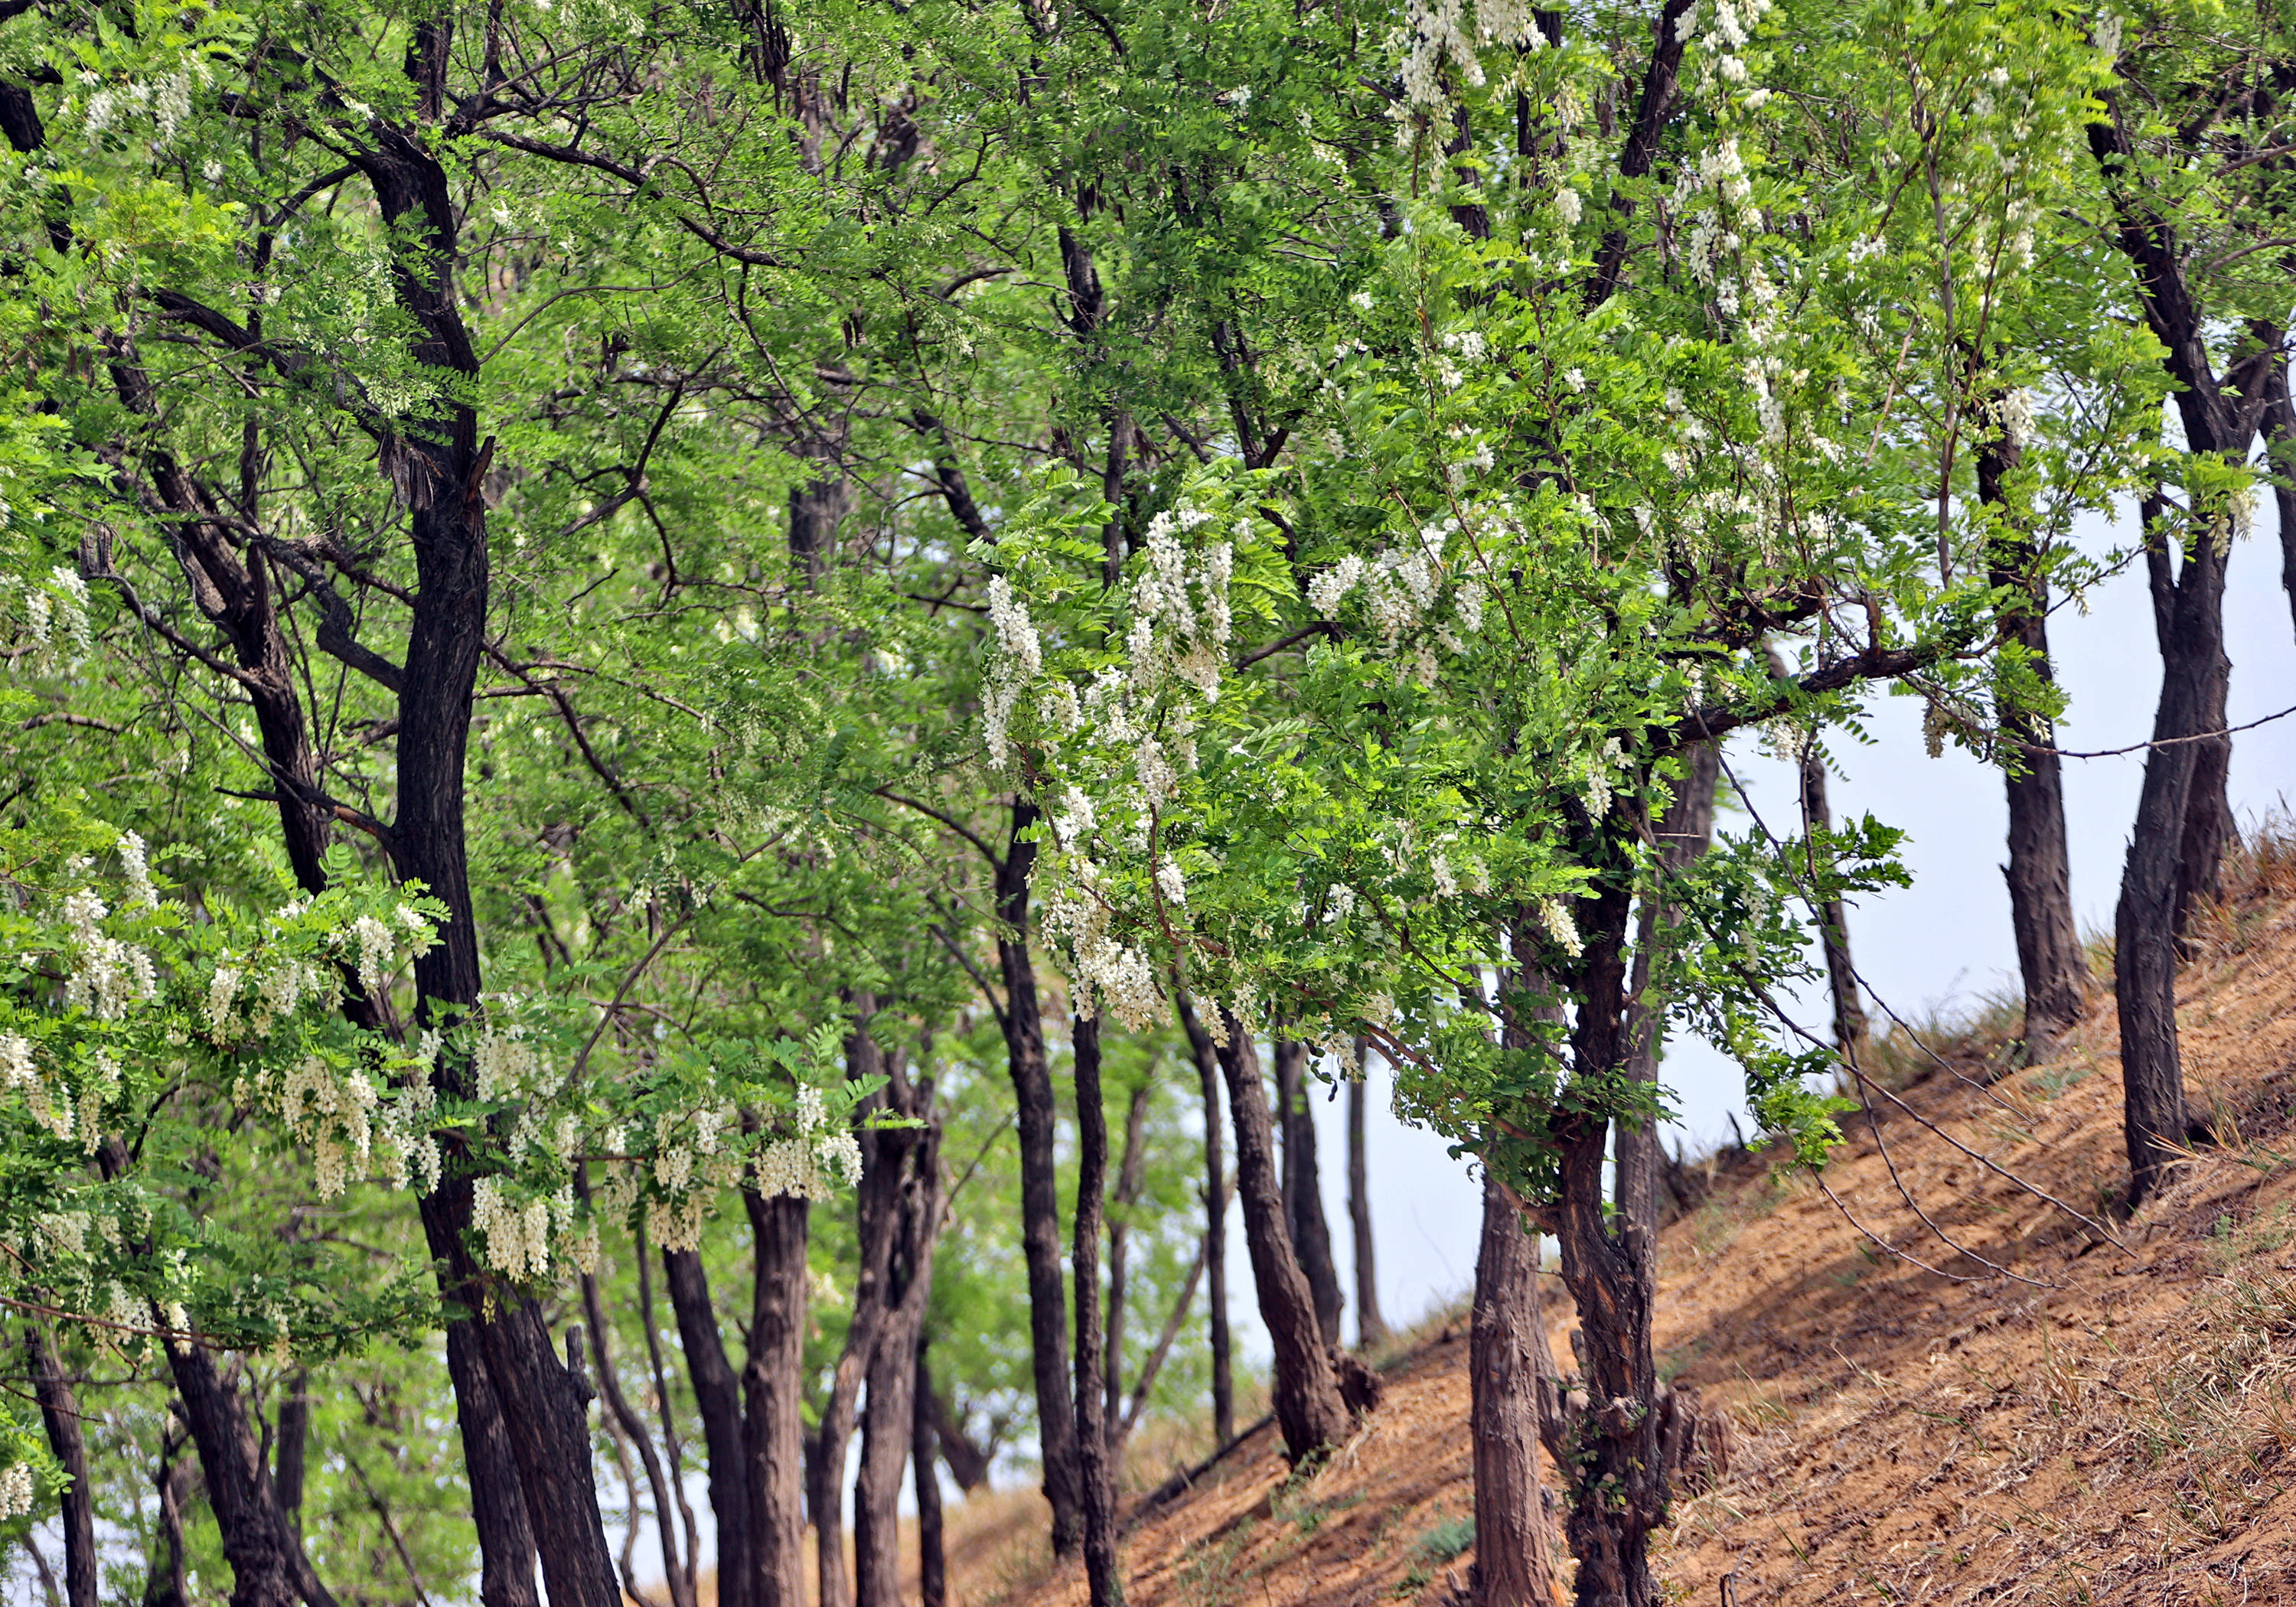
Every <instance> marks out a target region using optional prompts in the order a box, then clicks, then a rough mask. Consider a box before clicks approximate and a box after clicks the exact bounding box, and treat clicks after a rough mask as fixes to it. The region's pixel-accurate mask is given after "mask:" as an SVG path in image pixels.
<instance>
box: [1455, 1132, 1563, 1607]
mask: <svg viewBox="0 0 2296 1607" xmlns="http://www.w3.org/2000/svg"><path fill="white" fill-rule="evenodd" d="M1534 1335H1536V1336H1537V1337H1536V1339H1534ZM1545 1349H1546V1347H1545V1332H1544V1330H1542V1329H1541V1328H1540V1327H1539V1304H1538V1239H1537V1238H1536V1237H1535V1236H1534V1234H1533V1232H1532V1230H1531V1229H1530V1228H1529V1226H1528V1225H1527V1224H1526V1223H1525V1222H1524V1221H1523V1219H1522V1211H1521V1207H1520V1205H1519V1204H1518V1202H1517V1201H1516V1200H1515V1198H1514V1196H1513V1194H1512V1193H1510V1192H1509V1191H1508V1190H1507V1187H1506V1185H1505V1184H1503V1183H1501V1182H1500V1181H1499V1180H1498V1179H1497V1177H1493V1176H1492V1175H1491V1174H1490V1173H1489V1172H1488V1170H1486V1171H1485V1172H1484V1174H1483V1233H1482V1243H1481V1248H1480V1251H1479V1252H1478V1253H1477V1255H1476V1258H1475V1308H1474V1316H1473V1317H1472V1322H1471V1324H1470V1325H1469V1329H1468V1338H1467V1377H1468V1388H1469V1392H1470V1393H1469V1399H1470V1405H1469V1408H1468V1423H1469V1428H1470V1435H1469V1437H1470V1438H1471V1439H1472V1441H1473V1442H1474V1457H1475V1569H1474V1578H1473V1586H1474V1593H1475V1600H1476V1602H1477V1603H1479V1604H1480V1607H1551V1604H1552V1603H1553V1602H1554V1554H1553V1546H1552V1543H1551V1541H1550V1539H1549V1537H1548V1535H1547V1526H1546V1502H1545V1498H1544V1496H1542V1495H1541V1493H1540V1490H1539V1483H1538V1445H1539V1427H1540V1418H1539V1403H1540V1387H1541V1379H1540V1373H1539V1367H1538V1362H1539V1358H1540V1357H1541V1356H1542V1355H1543V1354H1544V1353H1545Z"/></svg>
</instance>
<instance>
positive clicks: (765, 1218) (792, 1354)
mask: <svg viewBox="0 0 2296 1607" xmlns="http://www.w3.org/2000/svg"><path fill="white" fill-rule="evenodd" d="M747 1202H748V1205H749V1211H750V1232H751V1234H752V1236H753V1237H754V1238H755V1239H756V1241H757V1246H758V1257H757V1278H756V1283H755V1285H754V1286H753V1288H752V1290H751V1292H750V1354H749V1359H748V1363H747V1365H744V1366H743V1368H742V1404H743V1407H744V1412H743V1418H742V1451H743V1461H744V1463H745V1464H747V1472H746V1473H745V1475H744V1478H743V1483H744V1485H745V1487H746V1490H745V1493H746V1495H747V1496H748V1501H749V1513H750V1523H749V1547H750V1579H751V1585H750V1607H806V1590H805V1420H804V1415H803V1406H804V1403H803V1400H802V1398H801V1391H802V1390H803V1388H804V1382H805V1332H806V1301H805V1292H806V1242H807V1238H808V1234H809V1232H810V1229H811V1226H812V1224H811V1219H810V1217H809V1215H808V1209H807V1206H806V1202H805V1201H802V1200H793V1199H790V1198H787V1197H780V1198H775V1199H772V1200H765V1199H760V1198H758V1196H757V1195H756V1194H754V1193H751V1194H750V1195H748V1196H747Z"/></svg>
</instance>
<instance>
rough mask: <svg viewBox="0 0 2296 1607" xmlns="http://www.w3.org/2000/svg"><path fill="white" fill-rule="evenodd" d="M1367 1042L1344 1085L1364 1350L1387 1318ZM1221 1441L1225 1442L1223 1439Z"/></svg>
mask: <svg viewBox="0 0 2296 1607" xmlns="http://www.w3.org/2000/svg"><path fill="white" fill-rule="evenodd" d="M1370 1054H1371V1045H1368V1044H1366V1043H1365V1041H1364V1040H1363V1039H1361V1038H1357V1040H1356V1067H1357V1071H1356V1075H1355V1077H1354V1078H1353V1079H1351V1080H1350V1081H1349V1084H1348V1231H1349V1237H1350V1238H1351V1239H1353V1240H1354V1242H1355V1252H1356V1343H1357V1346H1359V1347H1362V1348H1365V1349H1368V1348H1369V1347H1371V1346H1373V1345H1382V1344H1385V1343H1386V1342H1387V1337H1388V1331H1387V1318H1386V1317H1385V1316H1382V1315H1381V1313H1380V1309H1379V1264H1378V1258H1377V1256H1376V1255H1375V1254H1374V1248H1373V1244H1372V1236H1371V1154H1370V1151H1369V1148H1368V1146H1367V1144H1366V1140H1365V1110H1364V1107H1365V1104H1367V1103H1369V1096H1368V1095H1367V1093H1366V1091H1365V1083H1366V1082H1367V1081H1368V1079H1369V1078H1370V1076H1371V1062H1370V1060H1369V1058H1368V1056H1369V1055H1370ZM1223 1443H1225V1442H1223Z"/></svg>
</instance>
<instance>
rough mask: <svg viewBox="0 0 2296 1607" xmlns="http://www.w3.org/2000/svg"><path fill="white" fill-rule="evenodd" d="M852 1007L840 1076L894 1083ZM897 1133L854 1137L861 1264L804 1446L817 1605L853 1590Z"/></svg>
mask: <svg viewBox="0 0 2296 1607" xmlns="http://www.w3.org/2000/svg"><path fill="white" fill-rule="evenodd" d="M848 1003H849V1005H850V1006H851V1008H852V1010H853V1018H854V1020H853V1030H852V1031H851V1032H850V1033H849V1034H848V1035H847V1037H846V1039H845V1074H846V1076H847V1077H848V1078H852V1079H854V1080H856V1081H871V1080H873V1079H875V1078H878V1077H886V1078H895V1079H898V1078H900V1070H901V1067H900V1061H899V1059H898V1056H897V1055H889V1054H885V1053H884V1051H883V1050H882V1049H881V1048H880V1047H879V1045H878V1044H877V1041H876V1039H875V1038H874V1037H872V1036H871V1033H870V1027H869V1022H870V1019H871V1017H873V1015H874V1014H875V1013H876V1010H877V1001H876V999H875V997H874V996H873V995H870V994H866V993H856V994H852V995H849V996H848ZM905 1093H906V1081H905V1080H902V1081H900V1082H899V1083H898V1085H897V1084H896V1083H895V1082H891V1081H889V1082H888V1084H887V1086H885V1087H884V1088H883V1089H882V1090H881V1091H880V1092H878V1093H877V1094H874V1095H871V1097H870V1103H871V1106H872V1107H873V1108H882V1107H890V1108H894V1109H898V1108H899V1101H900V1099H901V1097H902V1095H904V1094H905ZM903 1136H905V1135H904V1134H902V1133H901V1131H900V1130H899V1129H891V1128H885V1129H876V1130H868V1131H864V1132H863V1133H862V1135H861V1154H862V1168H861V1186H860V1188H859V1189H858V1190H857V1198H856V1200H855V1202H854V1205H855V1216H856V1218H857V1226H858V1236H859V1239H860V1250H861V1267H860V1270H859V1272H858V1274H857V1275H856V1277H855V1279H854V1283H853V1314H852V1320H851V1321H850V1322H849V1324H848V1325H847V1327H846V1330H845V1348H844V1349H843V1350H842V1351H841V1352H840V1354H839V1356H838V1357H837V1366H836V1369H835V1371H833V1372H832V1373H831V1374H830V1379H829V1393H828V1395H827V1396H826V1397H825V1398H824V1399H823V1401H822V1403H821V1413H820V1419H819V1426H818V1427H817V1428H816V1429H815V1431H814V1434H813V1443H812V1444H811V1445H810V1446H808V1447H807V1453H806V1461H807V1474H808V1497H809V1502H810V1506H811V1511H812V1514H813V1548H814V1578H815V1579H816V1588H817V1592H818V1600H819V1603H820V1607H852V1603H853V1585H852V1580H851V1578H850V1576H849V1575H848V1574H847V1572H846V1570H845V1523H844V1505H845V1503H844V1494H845V1451H846V1447H847V1446H848V1445H849V1443H850V1441H851V1439H852V1435H853V1430H854V1426H855V1422H856V1408H857V1406H858V1405H859V1402H860V1398H861V1387H862V1385H863V1383H864V1382H866V1381H867V1378H868V1375H869V1365H870V1362H871V1360H872V1359H873V1357H875V1355H876V1352H877V1339H878V1336H879V1335H880V1334H881V1333H882V1332H884V1331H885V1325H886V1321H887V1319H888V1317H889V1316H890V1315H891V1310H892V1300H891V1298H890V1284H891V1282H892V1276H893V1267H892V1263H893V1251H894V1245H895V1242H896V1240H897V1239H898V1237H899V1234H900V1213H901V1196H902V1193H903V1192H904V1183H903V1178H902V1170H903V1157H904V1155H905V1153H906V1151H905V1148H904V1146H903V1144H902V1143H901V1139H902V1137H903Z"/></svg>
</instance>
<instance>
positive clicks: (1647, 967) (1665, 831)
mask: <svg viewBox="0 0 2296 1607" xmlns="http://www.w3.org/2000/svg"><path fill="white" fill-rule="evenodd" d="M1682 763H1683V775H1682V779H1681V780H1679V781H1677V783H1675V791H1674V798H1673V799H1672V801H1670V802H1669V804H1668V805H1667V807H1666V813H1665V814H1664V815H1662V816H1660V817H1659V823H1658V857H1659V865H1660V869H1661V873H1665V874H1669V875H1673V874H1678V873H1681V872H1682V871H1684V870H1686V869H1687V868H1689V866H1690V865H1692V864H1693V862H1695V861H1696V860H1697V858H1698V857H1699V856H1700V855H1702V854H1703V853H1704V852H1706V849H1707V846H1708V845H1709V844H1710V843H1711V842H1712V841H1713V840H1714V791H1715V788H1716V786H1717V785H1718V784H1719V783H1720V780H1721V775H1722V748H1721V744H1720V743H1718V742H1693V743H1691V744H1690V745H1689V746H1688V747H1686V748H1685V749H1684V750H1682ZM1676 920H1677V914H1676V913H1675V911H1674V909H1673V908H1672V907H1671V906H1669V905H1668V904H1667V902H1666V901H1665V900H1664V899H1663V898H1660V899H1655V900H1648V899H1646V900H1645V901H1644V905H1643V908H1642V912H1641V916H1640V922H1639V926H1638V929H1637V931H1636V939H1635V973H1634V986H1633V988H1632V989H1631V992H1632V995H1633V997H1632V998H1631V1000H1630V1001H1629V1003H1628V1010H1629V1011H1630V1012H1631V1014H1630V1016H1629V1020H1630V1021H1631V1022H1632V1029H1633V1041H1634V1059H1633V1062H1632V1063H1631V1068H1630V1070H1631V1074H1632V1075H1633V1077H1634V1078H1636V1081H1638V1082H1644V1083H1655V1082H1656V1081H1658V1062H1659V1055H1660V1052H1661V1049H1662V1048H1663V1047H1664V1044H1663V1037H1664V1032H1665V1026H1666V1013H1665V1010H1664V1009H1663V1008H1662V1007H1661V1008H1652V1007H1651V1006H1650V1005H1648V1004H1644V1002H1643V996H1644V993H1645V992H1646V991H1647V990H1648V988H1649V987H1650V974H1651V963H1652V953H1653V949H1654V947H1655V945H1656V943H1657V941H1658V935H1659V925H1660V923H1661V922H1666V923H1668V924H1669V925H1671V924H1672V923H1673V922H1675V921H1676ZM1612 1143H1613V1145H1614V1147H1615V1148H1616V1150H1617V1152H1618V1168H1617V1177H1616V1184H1615V1186H1616V1188H1617V1191H1618V1193H1617V1199H1618V1204H1619V1209H1620V1210H1621V1211H1624V1212H1625V1213H1626V1214H1627V1216H1628V1219H1629V1220H1632V1221H1636V1222H1640V1223H1641V1224H1643V1226H1644V1227H1645V1228H1647V1229H1648V1230H1649V1231H1650V1232H1651V1233H1652V1234H1656V1233H1657V1232H1658V1177H1659V1171H1660V1168H1661V1156H1660V1154H1659V1143H1658V1128H1657V1127H1656V1125H1655V1124H1653V1123H1648V1122H1627V1121H1622V1122H1620V1124H1619V1129H1618V1133H1617V1135H1616V1136H1615V1137H1614V1139H1613V1141H1612Z"/></svg>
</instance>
